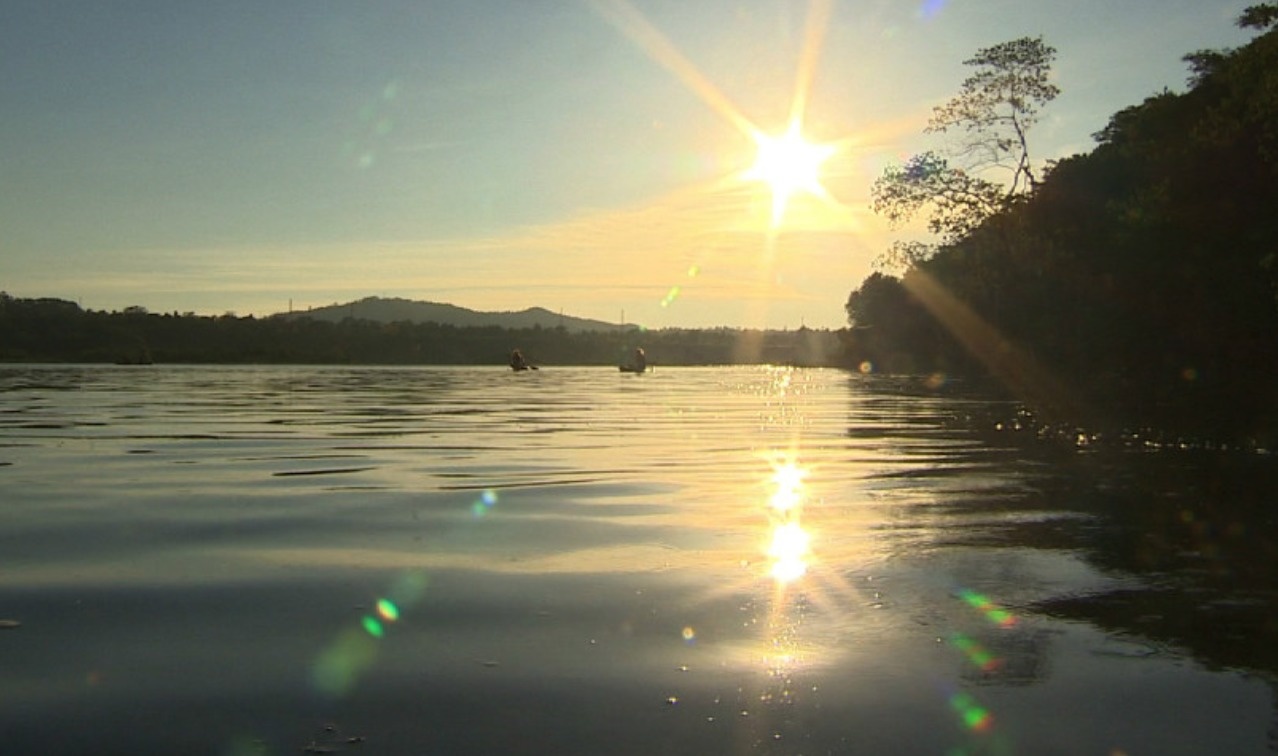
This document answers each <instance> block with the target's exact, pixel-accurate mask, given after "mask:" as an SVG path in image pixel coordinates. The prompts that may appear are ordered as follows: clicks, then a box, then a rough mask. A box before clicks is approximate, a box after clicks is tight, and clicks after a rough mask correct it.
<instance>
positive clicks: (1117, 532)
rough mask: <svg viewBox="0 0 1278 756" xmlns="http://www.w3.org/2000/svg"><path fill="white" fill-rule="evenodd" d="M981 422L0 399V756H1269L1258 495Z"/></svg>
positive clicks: (541, 375)
mask: <svg viewBox="0 0 1278 756" xmlns="http://www.w3.org/2000/svg"><path fill="white" fill-rule="evenodd" d="M1012 410H1013V408H1011V407H1010V406H1008V405H1005V404H1001V403H998V402H996V401H992V400H989V399H985V398H981V397H974V396H964V395H963V394H962V393H961V392H958V391H955V390H953V389H952V388H946V389H944V390H941V391H935V390H931V389H928V388H926V387H924V386H922V385H916V384H915V383H914V382H912V381H906V380H898V381H894V380H888V379H882V378H876V377H866V376H859V375H854V376H850V375H847V374H845V373H841V372H837V371H822V370H784V369H767V368H715V369H710V368H707V369H658V370H657V371H655V372H653V373H650V374H647V375H641V376H634V375H621V374H618V373H617V372H616V371H615V370H611V371H609V370H603V369H595V368H561V369H550V368H547V369H544V370H541V371H538V372H529V373H522V374H514V373H511V372H510V371H508V370H503V369H495V368H494V369H487V368H423V369H386V368H297V367H288V368H282V367H281V368H277V367H249V368H243V367H229V368H224V367H217V368H203V367H200V368H196V367H160V366H156V367H137V368H125V367H100V366H95V367H65V366H58V367H29V366H9V367H0V517H2V518H3V520H2V522H3V527H2V528H0V626H3V625H9V626H8V627H2V628H0V752H3V753H6V754H9V753H13V754H61V753H67V754H80V753H85V754H87V753H94V754H103V753H120V754H138V753H184V754H186V753H208V754H295V753H302V752H311V753H324V752H352V753H359V752H365V753H370V754H371V753H378V754H495V753H502V754H511V753H528V754H533V753H557V754H598V753H609V754H845V753H920V754H956V755H957V754H983V753H990V754H1012V753H1024V754H1048V753H1061V754H1075V753H1079V754H1133V755H1136V754H1155V753H1156V754H1179V753H1183V754H1200V753H1230V754H1249V753H1268V752H1272V751H1273V750H1275V744H1276V743H1278V724H1276V723H1278V705H1276V699H1275V691H1276V690H1278V687H1276V686H1275V680H1278V651H1276V650H1275V649H1278V611H1275V607H1278V600H1276V599H1275V595H1276V591H1275V587H1276V586H1275V583H1276V582H1278V545H1276V542H1275V539H1274V534H1275V533H1278V528H1275V521H1274V520H1275V517H1274V514H1273V512H1274V511H1275V507H1274V498H1275V497H1274V494H1275V492H1278V483H1276V482H1275V481H1276V480H1278V478H1276V477H1275V471H1274V462H1273V460H1272V459H1271V458H1269V457H1266V456H1262V455H1255V454H1250V455H1246V454H1237V455H1231V454H1227V453H1220V452H1201V451H1195V450H1168V449H1164V450H1160V451H1157V452H1148V451H1132V450H1123V449H1117V450H1114V449H1097V448H1093V447H1092V446H1090V445H1089V446H1083V447H1080V448H1069V449H1064V448H1061V447H1060V446H1058V445H1045V444H1034V443H1024V440H1023V439H1021V438H1019V436H1018V434H1016V433H1012V432H1010V431H1003V432H996V431H994V428H995V424H994V423H995V419H996V418H1006V417H1010V416H1011V415H1012ZM15 625H16V626H15Z"/></svg>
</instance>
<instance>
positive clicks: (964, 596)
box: [958, 588, 1016, 627]
mask: <svg viewBox="0 0 1278 756" xmlns="http://www.w3.org/2000/svg"><path fill="white" fill-rule="evenodd" d="M958 597H959V599H961V600H962V601H963V603H965V604H967V605H968V606H970V607H972V608H973V609H975V610H977V611H978V612H980V613H981V614H983V615H985V619H987V620H989V621H990V622H991V623H993V624H995V625H998V626H999V627H1012V626H1013V625H1015V624H1016V616H1015V615H1013V614H1012V613H1011V612H1009V611H1008V610H1006V609H1004V608H1003V607H1001V606H999V605H998V604H995V603H994V602H993V601H990V600H989V599H988V598H986V597H985V596H983V595H981V594H979V593H977V592H976V591H972V590H968V589H966V588H965V589H963V590H961V591H959V592H958Z"/></svg>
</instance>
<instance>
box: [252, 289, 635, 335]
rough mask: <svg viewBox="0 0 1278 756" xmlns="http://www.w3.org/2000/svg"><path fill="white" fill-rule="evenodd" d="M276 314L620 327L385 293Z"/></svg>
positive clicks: (544, 313)
mask: <svg viewBox="0 0 1278 756" xmlns="http://www.w3.org/2000/svg"><path fill="white" fill-rule="evenodd" d="M274 317H277V318H284V319H299V318H310V319H312V320H320V321H326V322H330V323H339V322H341V321H343V320H346V319H347V318H353V319H355V320H368V321H372V322H374V323H396V322H410V323H440V324H442V325H452V326H458V327H466V326H498V327H501V328H535V327H538V326H540V327H542V328H557V327H559V326H563V327H564V328H566V329H568V330H569V331H573V332H581V331H616V330H617V329H618V328H619V327H620V326H618V325H617V324H616V323H608V322H605V321H602V320H589V319H587V318H574V317H572V316H570V315H560V314H559V313H555V312H551V311H550V310H547V309H545V308H542V307H531V308H529V309H527V310H519V311H518V312H481V311H478V310H468V309H466V308H465V307H458V306H456V305H450V304H443V303H440V302H417V301H414V300H411V299H399V298H392V299H384V298H382V297H365V298H364V299H361V300H359V301H356V302H348V303H346V304H334V305H329V306H327V307H315V308H312V309H310V310H305V311H302V312H290V313H286V314H285V313H281V314H279V315H275V316H274ZM630 327H632V328H633V327H634V326H630Z"/></svg>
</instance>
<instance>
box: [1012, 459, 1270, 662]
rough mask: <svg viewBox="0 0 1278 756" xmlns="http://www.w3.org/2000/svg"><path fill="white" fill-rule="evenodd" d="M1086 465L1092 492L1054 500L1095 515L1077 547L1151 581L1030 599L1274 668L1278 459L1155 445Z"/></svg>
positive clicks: (1104, 565)
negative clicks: (1139, 585)
mask: <svg viewBox="0 0 1278 756" xmlns="http://www.w3.org/2000/svg"><path fill="white" fill-rule="evenodd" d="M1089 465H1090V466H1092V467H1094V468H1095V469H1094V471H1093V472H1092V474H1091V476H1090V477H1092V480H1093V489H1092V491H1091V493H1090V495H1089V496H1088V497H1087V498H1086V499H1081V500H1078V499H1076V500H1074V501H1073V502H1062V503H1063V504H1072V506H1074V507H1076V508H1082V507H1085V508H1086V509H1088V510H1089V511H1090V512H1092V513H1093V514H1095V515H1096V516H1097V518H1098V519H1097V524H1096V525H1095V526H1092V527H1085V528H1079V529H1078V530H1077V532H1076V533H1075V534H1074V535H1075V537H1076V538H1077V539H1078V541H1079V542H1080V545H1081V546H1082V547H1083V549H1084V550H1083V552H1082V553H1083V556H1084V557H1085V558H1086V559H1087V560H1088V561H1089V562H1091V563H1093V564H1094V565H1096V566H1097V567H1098V568H1100V569H1102V570H1105V571H1108V572H1121V573H1126V574H1132V575H1135V576H1137V577H1140V578H1142V580H1143V582H1144V583H1145V585H1147V586H1148V587H1146V588H1130V587H1129V588H1125V589H1123V590H1117V591H1111V592H1107V593H1103V594H1099V595H1090V596H1075V597H1069V598H1064V599H1059V600H1052V601H1047V602H1043V603H1041V604H1039V605H1037V606H1036V607H1035V608H1036V609H1037V610H1040V611H1043V612H1045V613H1047V614H1050V615H1053V616H1059V617H1066V618H1070V619H1082V620H1086V621H1088V622H1090V623H1092V624H1094V625H1097V626H1099V627H1101V628H1104V629H1106V630H1110V631H1120V632H1125V633H1131V634H1136V635H1139V636H1142V637H1146V638H1150V639H1152V640H1154V641H1156V642H1158V643H1160V644H1163V645H1168V646H1173V647H1176V648H1180V649H1184V650H1185V651H1186V652H1188V653H1189V654H1191V655H1193V656H1194V657H1195V658H1197V659H1199V660H1200V661H1202V662H1203V663H1204V664H1206V665H1207V666H1209V667H1214V668H1222V667H1230V668H1244V669H1250V670H1255V671H1259V672H1263V673H1267V674H1270V675H1275V676H1278V542H1276V541H1275V534H1276V533H1278V528H1276V527H1275V525H1276V524H1278V506H1275V502H1276V500H1278V462H1276V461H1275V460H1273V459H1271V458H1268V457H1261V456H1256V455H1228V454H1224V453H1207V452H1202V453H1172V452H1161V453H1156V454H1127V455H1120V456H1117V457H1114V458H1111V459H1098V460H1092V461H1091V462H1089Z"/></svg>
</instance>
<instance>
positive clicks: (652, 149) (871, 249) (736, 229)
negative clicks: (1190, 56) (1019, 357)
mask: <svg viewBox="0 0 1278 756" xmlns="http://www.w3.org/2000/svg"><path fill="white" fill-rule="evenodd" d="M1252 2H1254V0H1239V1H1238V2H1233V1H1232V0H1130V1H1129V2H1113V0H1074V1H1073V2H1068V3H1067V2H1060V0H842V1H839V0H829V1H827V0H817V1H816V2H806V1H803V2H799V1H797V0H758V1H754V2H741V1H738V2H728V1H727V0H697V1H696V2H689V1H688V0H417V1H409V0H394V1H391V0H366V1H363V2H350V1H344V0H271V1H270V2H260V0H254V1H253V2H249V1H248V0H218V2H198V3H197V2H187V1H186V0H163V1H162V2H161V1H159V0H155V1H153V2H152V1H148V0H119V1H118V2H110V3H103V2H89V1H88V0H84V1H79V2H77V1H73V0H5V2H4V4H3V9H4V13H3V22H2V23H0V70H3V71H4V75H3V76H0V290H3V291H6V292H8V293H9V294H10V295H12V296H17V297H59V298H63V299H70V300H74V301H77V302H79V303H80V305H81V306H82V307H85V308H88V309H95V310H120V309H123V308H125V307H129V306H141V307H145V308H147V309H148V310H150V311H152V312H182V313H185V312H195V313H199V314H211V315H221V314H224V313H236V314H238V315H241V316H243V315H250V314H252V315H257V316H265V315H270V314H273V313H277V312H284V311H287V310H289V309H290V308H292V309H294V310H305V309H307V308H308V307H318V306H323V305H329V304H333V303H337V302H348V301H351V300H355V299H360V298H363V297H366V296H383V297H403V298H407V299H416V300H427V301H434V302H447V303H451V304H455V305H459V306H462V307H469V308H472V309H477V310H497V311H505V310H520V309H524V308H527V307H534V306H537V307H545V308H547V309H550V310H553V311H562V312H563V313H564V314H567V315H573V316H578V317H588V318H597V319H600V320H605V321H609V322H625V323H632V324H641V325H644V326H647V327H649V328H663V327H695V328H701V327H718V326H727V327H750V328H754V327H762V328H790V329H793V328H798V327H800V326H807V327H809V328H838V327H842V326H843V325H844V324H845V322H846V314H845V312H844V309H843V308H844V304H845V302H846V301H847V297H848V294H849V293H850V292H851V291H852V290H853V289H855V288H856V287H857V286H858V285H859V284H860V283H861V281H862V280H863V279H864V278H865V277H866V276H867V275H869V274H870V273H871V272H872V268H871V264H872V262H873V261H874V259H875V258H876V257H877V256H878V255H880V254H881V253H882V252H884V251H885V250H886V249H887V247H888V245H889V244H890V243H891V241H892V240H893V239H894V238H899V237H900V236H901V235H902V234H909V233H911V230H910V229H895V230H894V229H889V228H888V227H887V225H886V223H885V222H884V221H883V219H881V218H879V217H876V216H875V215H873V213H871V212H870V209H869V192H870V186H871V184H872V183H873V181H874V179H875V178H876V177H877V176H879V175H881V173H882V171H883V169H884V168H885V167H886V166H888V165H891V164H894V163H900V162H902V161H903V160H904V159H906V158H907V157H908V156H910V155H912V154H916V153H917V152H920V151H922V150H925V149H936V148H943V147H944V145H945V142H944V141H943V138H942V137H940V136H938V135H925V134H924V133H923V130H924V128H925V126H926V124H927V119H928V116H929V115H930V113H931V109H932V108H933V107H935V106H937V105H939V104H941V103H942V102H944V101H945V100H947V99H949V98H950V97H952V96H953V95H954V94H955V93H956V92H957V91H958V88H959V84H960V83H961V82H962V80H963V79H964V78H965V77H966V76H967V75H968V74H969V73H970V72H971V70H972V69H971V68H970V67H967V66H964V65H963V61H964V60H966V59H968V58H970V57H971V56H972V55H973V54H974V53H975V52H976V51H977V50H979V49H982V48H984V47H989V46H991V45H994V44H997V43H999V42H1004V41H1008V40H1011V39H1016V38H1018V37H1023V36H1040V35H1041V36H1042V37H1043V39H1044V41H1045V42H1046V43H1047V44H1049V45H1051V46H1053V47H1055V48H1056V50H1057V57H1056V61H1055V64H1054V66H1053V77H1054V82H1055V83H1056V84H1057V85H1058V86H1059V87H1060V88H1061V90H1062V94H1061V95H1060V96H1059V97H1058V98H1057V99H1056V100H1055V101H1054V102H1052V103H1051V104H1049V105H1048V106H1047V107H1046V108H1045V109H1044V110H1043V112H1042V117H1041V120H1040V122H1039V123H1038V124H1037V125H1036V126H1035V127H1034V129H1033V131H1032V132H1031V134H1030V142H1031V145H1030V146H1031V151H1032V154H1033V155H1034V156H1035V157H1037V158H1038V159H1039V160H1040V161H1041V160H1045V159H1049V158H1059V157H1065V156H1068V155H1072V154H1076V153H1080V152H1087V151H1089V150H1090V149H1092V147H1093V146H1094V142H1093V140H1092V138H1091V135H1092V134H1093V133H1095V132H1097V131H1099V130H1100V129H1101V128H1102V127H1104V126H1105V124H1106V123H1107V122H1108V120H1109V117H1110V116H1111V115H1112V114H1114V113H1115V112H1117V111H1118V110H1121V109H1122V108H1125V107H1128V106H1131V105H1136V104H1139V103H1140V102H1141V101H1142V100H1143V99H1144V98H1146V97H1147V96H1150V95H1153V94H1155V93H1157V92H1160V91H1162V90H1163V89H1164V88H1167V89H1171V90H1172V91H1184V89H1185V87H1186V79H1187V68H1186V66H1185V64H1184V63H1183V61H1182V60H1181V58H1182V56H1183V55H1185V54H1186V53H1189V52H1193V51H1196V50H1201V49H1222V48H1229V47H1237V46H1240V45H1242V44H1245V43H1246V41H1247V40H1248V39H1250V38H1251V36H1252V34H1251V33H1250V32H1247V31H1243V30H1239V29H1237V28H1236V26H1235V24H1234V20H1235V19H1236V18H1237V16H1238V15H1239V14H1240V13H1241V12H1242V10H1243V9H1244V8H1245V7H1246V6H1247V5H1249V4H1251V3H1252ZM796 118H797V120H798V122H799V123H800V124H801V133H802V136H803V138H804V140H806V142H809V143H812V144H818V145H829V146H831V147H832V148H833V151H832V152H831V153H830V154H828V155H827V156H825V159H824V162H822V163H821V164H820V172H819V174H818V176H817V181H818V182H819V183H818V185H817V186H816V187H815V189H816V190H817V191H814V192H802V191H800V192H798V193H796V194H795V195H794V196H793V197H792V198H791V199H790V201H789V202H788V203H786V204H785V206H784V208H783V209H782V211H781V213H780V215H779V216H778V214H777V210H776V208H775V207H774V202H773V195H772V193H771V187H770V185H769V184H767V183H765V182H761V181H758V180H752V179H750V178H749V177H748V173H749V169H750V168H751V166H752V165H753V164H754V162H755V160H756V157H757V154H758V144H757V143H756V141H755V140H754V139H753V138H752V134H753V133H756V132H757V133H762V134H766V135H779V134H782V133H784V132H785V131H786V130H787V128H788V127H789V126H790V125H791V123H792V122H794V121H795V120H796Z"/></svg>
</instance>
